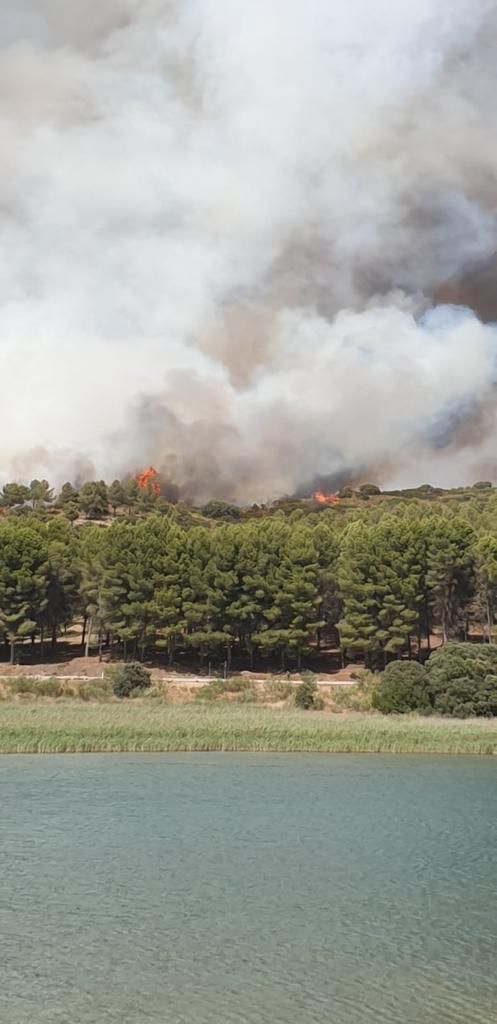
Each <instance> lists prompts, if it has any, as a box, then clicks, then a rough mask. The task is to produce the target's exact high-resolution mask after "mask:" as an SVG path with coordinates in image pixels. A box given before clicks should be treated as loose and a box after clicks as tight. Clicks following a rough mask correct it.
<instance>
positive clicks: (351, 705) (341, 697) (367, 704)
mask: <svg viewBox="0 0 497 1024" xmlns="http://www.w3.org/2000/svg"><path fill="white" fill-rule="evenodd" d="M355 678H356V677H355V676H354V674H353V673H352V674H351V679H355ZM378 682H379V676H378V675H376V674H375V673H374V672H371V671H370V670H369V669H367V668H363V669H361V670H360V671H359V672H358V673H357V685H356V686H336V687H335V688H334V689H333V690H332V695H331V699H332V701H333V705H334V707H335V709H336V710H337V711H371V708H372V707H373V696H374V693H375V691H376V688H377V686H378Z"/></svg>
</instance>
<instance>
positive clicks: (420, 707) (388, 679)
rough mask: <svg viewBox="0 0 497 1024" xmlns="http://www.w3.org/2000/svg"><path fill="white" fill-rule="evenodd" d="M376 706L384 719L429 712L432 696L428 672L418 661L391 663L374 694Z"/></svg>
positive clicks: (373, 698)
mask: <svg viewBox="0 0 497 1024" xmlns="http://www.w3.org/2000/svg"><path fill="white" fill-rule="evenodd" d="M372 705H373V707H374V708H375V709H376V711H381V712H382V713H383V714H384V715H391V714H395V715H405V714H407V713H408V712H409V711H427V710H429V709H430V708H431V695H430V689H429V685H428V674H427V671H426V669H425V668H424V667H423V666H422V665H419V664H418V662H417V661H393V662H391V664H390V665H387V667H386V669H385V671H384V672H383V673H382V676H381V678H380V682H379V684H378V686H377V687H376V689H375V690H374V691H373V694H372Z"/></svg>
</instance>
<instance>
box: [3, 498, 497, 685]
mask: <svg viewBox="0 0 497 1024" xmlns="http://www.w3.org/2000/svg"><path fill="white" fill-rule="evenodd" d="M496 616H497V532H496V533H487V532H481V531H480V532H478V531H477V530H476V529H475V528H474V527H473V526H472V525H471V523H469V522H468V521H466V520H465V519H464V518H462V517H459V516H455V515H451V516H447V515H439V514H431V515H429V516H425V517H421V518H420V517H419V516H417V515H412V514H406V512H405V510H404V511H403V512H402V514H397V515H386V516H383V517H382V518H381V519H379V520H378V521H367V520H365V519H364V518H357V519H355V520H352V521H350V522H345V523H343V522H342V523H341V522H339V521H338V520H337V519H335V518H334V516H333V514H332V513H331V514H329V515H328V514H325V515H322V516H314V517H309V518H307V517H305V516H303V515H302V516H296V517H295V516H293V517H290V518H286V517H285V516H284V515H283V514H277V515H274V516H272V517H270V518H261V519H254V520H251V521H248V522H244V523H233V524H218V525H216V526H212V527H206V526H190V527H184V526H182V525H181V524H180V523H178V522H177V521H176V519H175V517H174V515H173V513H172V512H171V515H160V514H157V513H156V514H151V515H150V516H148V517H146V518H144V519H141V520H140V519H138V520H136V521H127V520H119V519H117V520H115V521H113V522H112V523H110V525H108V526H107V527H105V528H103V527H101V526H97V525H93V524H91V523H88V524H86V525H84V526H82V527H77V528H75V527H74V526H73V525H72V524H71V523H70V522H69V521H68V520H67V519H66V518H64V517H63V516H59V517H53V518H52V517H49V518H48V519H47V518H44V517H43V516H39V515H37V514H36V513H31V514H30V515H28V516H23V517H20V518H17V517H8V518H4V519H3V520H0V637H1V636H3V639H4V642H5V644H6V645H8V648H9V650H10V658H11V660H12V661H14V660H15V659H16V656H17V654H18V653H19V645H21V644H25V643H26V642H30V641H31V642H33V643H34V642H39V643H41V645H42V649H43V651H46V650H47V645H48V644H50V645H51V646H52V647H55V645H56V644H57V641H58V639H59V638H60V636H61V635H62V633H63V632H64V630H66V629H67V628H68V627H70V626H71V625H73V624H75V623H81V624H82V627H83V638H82V642H83V645H84V648H85V650H86V651H87V653H89V652H92V653H95V652H96V651H99V652H100V653H103V652H104V651H106V652H108V653H109V654H110V656H113V657H116V658H117V657H122V658H125V659H127V658H139V659H140V660H146V659H150V658H162V659H163V660H165V661H168V662H170V663H173V662H174V661H176V660H178V659H180V660H181V659H182V658H183V659H184V658H188V659H190V660H195V661H196V662H197V663H198V664H205V662H206V660H210V659H211V658H212V659H214V660H217V661H221V662H223V661H224V662H225V663H226V665H227V667H228V668H230V667H231V665H232V662H233V660H234V659H235V658H236V662H237V665H238V666H240V667H241V666H242V665H243V666H244V667H247V668H254V667H263V666H264V665H269V664H271V665H273V664H276V663H278V665H280V666H281V668H282V669H285V668H288V667H293V666H295V667H297V668H299V669H300V668H301V667H302V666H303V665H307V664H310V663H311V662H312V661H313V660H315V659H316V658H317V657H318V656H319V657H321V659H326V657H327V656H328V655H330V657H331V654H330V652H332V651H338V652H340V654H341V657H342V659H343V661H344V662H345V661H346V660H347V659H351V660H357V659H359V660H364V662H365V664H366V665H367V666H369V667H372V668H382V667H384V665H385V664H387V663H388V662H389V661H391V660H393V659H398V658H404V657H410V658H413V659H416V658H420V657H422V656H424V655H425V654H426V652H427V651H429V649H430V643H431V638H432V637H433V635H434V633H437V632H438V633H439V634H440V636H441V637H442V639H443V640H444V641H448V640H465V639H467V638H468V637H469V636H470V634H471V633H472V632H476V633H477V634H478V635H479V637H480V638H481V639H482V640H484V641H486V642H488V643H492V642H493V641H494V633H495V621H496ZM330 664H331V663H330Z"/></svg>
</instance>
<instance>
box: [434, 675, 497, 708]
mask: <svg viewBox="0 0 497 1024" xmlns="http://www.w3.org/2000/svg"><path fill="white" fill-rule="evenodd" d="M436 710H437V711H438V712H439V713H440V714H442V715H451V716H452V717H453V718H469V717H471V716H473V715H474V716H476V717H478V718H492V717H493V716H494V715H497V679H496V678H495V676H494V677H492V676H487V678H486V679H482V680H480V681H478V682H475V680H474V679H468V678H467V677H466V678H463V679H457V680H456V681H455V682H453V683H450V685H449V686H448V687H447V689H446V690H445V691H444V692H443V693H440V694H439V695H438V697H437V701H436Z"/></svg>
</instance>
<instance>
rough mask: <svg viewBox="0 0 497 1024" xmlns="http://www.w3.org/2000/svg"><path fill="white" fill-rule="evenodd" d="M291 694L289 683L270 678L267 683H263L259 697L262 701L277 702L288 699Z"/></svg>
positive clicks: (291, 689)
mask: <svg viewBox="0 0 497 1024" xmlns="http://www.w3.org/2000/svg"><path fill="white" fill-rule="evenodd" d="M292 694H293V686H292V684H291V683H284V682H283V681H282V680H281V679H271V680H270V682H269V683H264V687H263V690H262V694H261V699H262V701H263V703H269V704H270V703H274V704H278V703H280V702H281V701H284V700H289V698H290V697H291V696H292Z"/></svg>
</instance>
